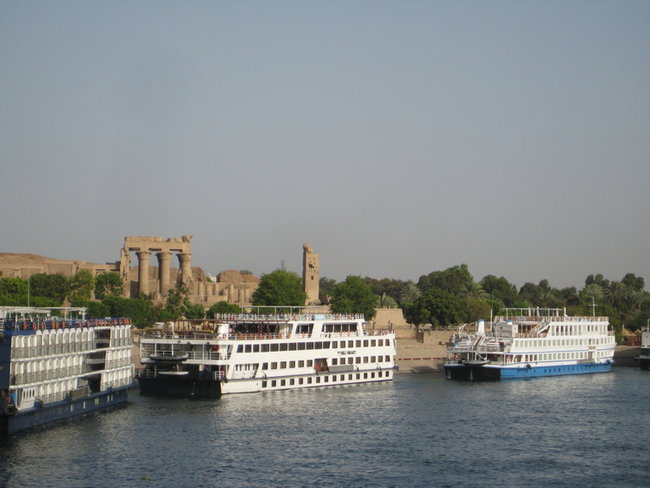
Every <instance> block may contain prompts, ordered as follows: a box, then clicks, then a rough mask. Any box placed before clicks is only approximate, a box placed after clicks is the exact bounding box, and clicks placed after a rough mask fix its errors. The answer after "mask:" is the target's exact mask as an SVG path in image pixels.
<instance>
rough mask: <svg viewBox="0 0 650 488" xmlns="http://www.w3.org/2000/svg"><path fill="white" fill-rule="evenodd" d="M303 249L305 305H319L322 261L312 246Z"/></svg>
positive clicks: (306, 245) (307, 244)
mask: <svg viewBox="0 0 650 488" xmlns="http://www.w3.org/2000/svg"><path fill="white" fill-rule="evenodd" d="M302 249H303V252H302V284H303V289H304V291H305V294H306V295H307V299H306V303H305V305H318V304H319V303H320V300H319V299H318V295H319V280H320V259H319V258H318V254H316V253H315V252H314V250H313V249H312V247H311V244H309V243H305V244H303V246H302Z"/></svg>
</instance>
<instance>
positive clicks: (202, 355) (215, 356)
mask: <svg viewBox="0 0 650 488" xmlns="http://www.w3.org/2000/svg"><path fill="white" fill-rule="evenodd" d="M188 354H189V357H188V359H192V360H205V361H223V360H226V359H228V355H227V354H222V353H221V352H217V351H190V352H189V353H188Z"/></svg>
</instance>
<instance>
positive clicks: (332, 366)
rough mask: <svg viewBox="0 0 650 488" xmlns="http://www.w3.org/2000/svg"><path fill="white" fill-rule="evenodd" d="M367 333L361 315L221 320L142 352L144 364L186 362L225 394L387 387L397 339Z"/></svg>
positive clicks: (148, 342) (154, 341) (152, 337)
mask: <svg viewBox="0 0 650 488" xmlns="http://www.w3.org/2000/svg"><path fill="white" fill-rule="evenodd" d="M365 325H366V323H365V321H364V318H363V316H362V315H334V314H293V315H254V314H243V315H223V316H219V317H217V318H216V319H214V320H205V321H200V322H199V323H194V324H193V326H192V330H182V331H179V330H175V331H160V332H158V331H156V332H154V333H148V334H145V335H143V336H142V337H141V338H140V352H141V357H142V358H143V363H145V364H147V363H149V362H150V361H151V360H150V359H148V358H160V357H165V356H170V357H183V358H185V356H186V355H187V359H184V361H183V365H184V367H185V368H187V369H192V368H195V369H197V367H198V371H200V372H201V373H202V374H203V377H205V378H211V377H212V378H219V379H220V380H221V393H222V394H227V393H247V392H257V391H269V390H279V389H290V388H305V387H316V386H334V385H344V384H352V383H367V382H375V381H389V380H392V379H393V376H394V374H395V365H396V345H395V334H394V333H393V331H392V330H365V328H364V326H365ZM175 328H176V329H177V328H178V326H176V327H175Z"/></svg>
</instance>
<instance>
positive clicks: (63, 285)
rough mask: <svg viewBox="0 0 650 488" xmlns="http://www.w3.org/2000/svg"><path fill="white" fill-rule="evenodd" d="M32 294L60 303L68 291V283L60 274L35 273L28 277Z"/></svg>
mask: <svg viewBox="0 0 650 488" xmlns="http://www.w3.org/2000/svg"><path fill="white" fill-rule="evenodd" d="M29 288H30V293H31V294H32V295H33V296H38V297H46V298H50V299H52V300H53V301H55V302H56V303H57V305H61V304H62V303H63V301H64V300H65V297H66V296H67V295H68V292H69V291H70V283H69V282H68V280H67V279H66V277H65V276H63V275H62V274H47V273H36V274H35V275H32V276H31V277H30V278H29Z"/></svg>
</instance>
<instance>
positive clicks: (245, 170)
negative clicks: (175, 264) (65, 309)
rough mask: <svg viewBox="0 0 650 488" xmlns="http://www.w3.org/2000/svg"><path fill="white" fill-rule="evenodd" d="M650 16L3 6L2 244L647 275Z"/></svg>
mask: <svg viewBox="0 0 650 488" xmlns="http://www.w3.org/2000/svg"><path fill="white" fill-rule="evenodd" d="M649 26H650V2H648V1H647V0H641V1H630V0H616V1H614V0H611V1H602V0H544V1H541V0H540V1H535V0H530V1H525V2H521V1H518V0H511V1H499V0H492V1H489V2H484V1H478V0H476V1H463V0H460V1H454V2H449V1H435V0H430V1H428V0H427V1H424V0H422V1H399V2H398V1H382V0H375V1H364V0H345V1H344V0H330V1H317V0H312V1H282V0H278V1H272V2H269V1H253V0H251V1H245V2H232V1H227V2H226V1H218V0H210V1H196V0H195V1H193V0H185V1H180V0H178V1H153V0H139V1H126V0H123V1H122V0H120V1H118V0H106V1H102V2H90V1H68V0H59V1H57V2H51V1H31V0H20V1H18V0H15V1H9V0H0V226H1V227H0V252H16V253H33V254H41V255H45V256H48V257H51V258H56V259H80V260H86V261H90V262H96V263H103V262H108V261H116V260H117V259H119V251H120V248H121V247H122V245H123V241H124V237H125V236H130V235H140V236H148V235H151V236H163V237H180V236H181V235H183V234H190V235H192V236H194V237H193V240H192V252H193V259H192V265H194V266H200V267H202V268H203V269H204V270H205V271H206V272H210V273H215V274H216V273H218V272H220V271H223V270H226V269H238V270H243V269H246V270H250V271H252V272H253V273H254V274H256V275H258V276H260V275H262V274H264V273H270V272H272V271H273V270H275V269H278V268H280V267H281V266H283V265H284V266H285V267H286V269H288V270H291V271H296V272H298V273H300V272H301V267H302V245H303V243H305V242H309V243H311V244H312V246H313V248H314V251H315V252H317V253H318V254H319V255H320V264H321V276H326V277H328V278H332V279H335V280H343V279H345V277H346V276H348V275H361V276H370V277H374V278H385V277H386V278H394V279H401V280H413V281H417V280H418V278H419V277H420V276H421V275H423V274H428V273H430V272H431V271H436V270H443V269H446V268H448V267H450V266H455V265H458V264H462V263H465V264H467V265H468V266H469V270H470V272H471V273H472V275H473V276H474V278H475V279H476V280H479V279H480V278H482V277H483V276H485V275H487V274H493V275H496V276H504V277H506V278H507V279H508V280H510V281H511V282H513V283H514V284H516V285H517V286H521V285H523V284H524V283H525V282H535V283H537V282H538V281H539V280H542V279H548V280H549V282H550V284H551V285H552V286H555V287H565V286H577V287H582V286H583V285H584V280H585V278H586V276H587V275H589V274H592V273H603V274H604V275H605V277H606V278H608V279H612V280H620V279H621V278H622V277H623V276H624V275H625V274H626V273H628V272H632V273H635V274H637V275H639V276H642V277H644V278H645V280H646V282H648V281H650V252H649V249H650V27H649ZM134 262H137V260H135V257H134ZM154 262H155V260H152V264H153V263H154ZM646 288H650V287H648V286H647V287H646Z"/></svg>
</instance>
